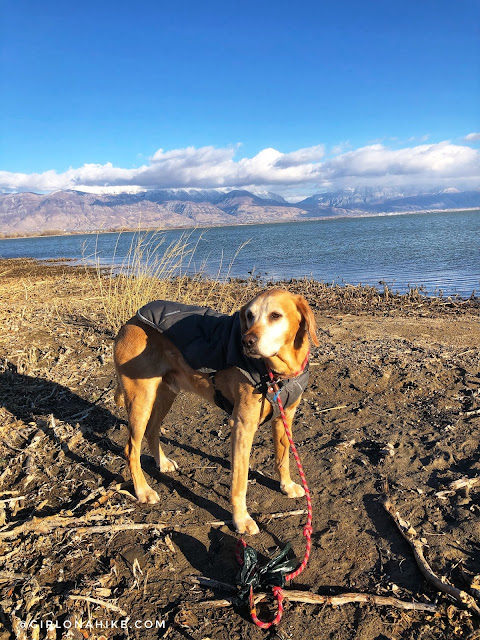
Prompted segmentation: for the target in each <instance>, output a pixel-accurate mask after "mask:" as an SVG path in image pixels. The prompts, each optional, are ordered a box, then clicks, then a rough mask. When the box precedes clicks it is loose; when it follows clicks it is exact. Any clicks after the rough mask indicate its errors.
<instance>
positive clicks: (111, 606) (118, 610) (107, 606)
mask: <svg viewBox="0 0 480 640" xmlns="http://www.w3.org/2000/svg"><path fill="white" fill-rule="evenodd" d="M68 598H69V599H70V600H83V601H84V602H90V603H92V604H98V605H100V606H101V607H104V608H105V609H110V610H111V611H115V612H116V613H119V614H120V615H121V616H123V617H124V618H127V617H128V613H127V612H126V611H125V610H124V609H122V608H121V607H117V605H116V604H112V603H111V602H106V601H105V600H99V599H98V598H91V597H90V596H71V595H69V596H68Z"/></svg>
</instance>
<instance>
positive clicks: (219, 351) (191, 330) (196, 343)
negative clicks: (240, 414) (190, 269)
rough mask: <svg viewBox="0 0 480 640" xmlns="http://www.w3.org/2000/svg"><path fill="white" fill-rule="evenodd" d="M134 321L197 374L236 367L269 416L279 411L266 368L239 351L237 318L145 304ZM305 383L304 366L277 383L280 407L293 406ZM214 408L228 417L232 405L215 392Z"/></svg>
mask: <svg viewBox="0 0 480 640" xmlns="http://www.w3.org/2000/svg"><path fill="white" fill-rule="evenodd" d="M137 318H138V319H139V320H141V321H142V322H144V323H145V324H148V325H149V326H151V327H153V328H154V329H156V330H157V331H160V333H163V334H164V335H165V336H166V337H167V338H168V339H169V340H170V341H171V342H172V343H173V344H174V345H175V346H176V347H177V348H178V350H179V351H180V352H181V354H182V355H183V357H184V358H185V360H186V362H187V364H188V365H189V366H190V367H192V369H195V370H197V371H203V372H207V373H211V374H212V381H213V384H214V386H215V379H214V374H215V372H217V371H222V370H223V369H228V368H229V367H236V368H237V369H239V370H240V371H241V372H242V373H243V375H244V376H245V377H246V378H247V379H248V380H249V382H250V383H251V384H252V385H253V387H254V388H255V390H256V392H257V393H261V394H262V395H264V396H265V397H266V398H267V400H268V401H269V402H270V404H271V405H272V410H273V416H277V415H279V413H280V412H279V409H278V405H277V403H276V401H275V400H274V398H273V396H274V394H273V392H271V391H269V389H270V379H269V377H268V372H267V368H266V366H265V363H264V361H263V360H262V359H261V358H249V357H248V356H246V355H245V353H244V351H243V348H242V330H241V326H240V314H239V312H238V311H237V312H236V313H234V314H233V315H231V316H229V315H226V314H224V313H219V312H218V311H215V310H214V309H210V308H209V307H196V306H192V305H186V304H180V303H178V302H171V301H167V300H155V301H154V302H149V303H148V304H146V305H145V306H143V307H142V308H141V309H139V310H138V311H137ZM307 382H308V365H307V366H306V367H305V369H304V370H303V371H302V373H301V374H300V375H299V376H297V377H295V378H289V379H288V380H281V381H279V383H278V384H279V387H280V390H281V392H280V400H281V401H282V404H283V406H284V407H288V406H289V405H291V404H293V403H294V402H295V401H296V400H298V398H299V397H300V395H301V394H302V393H303V391H304V390H305V388H306V386H307ZM215 402H216V404H217V405H218V406H219V407H220V408H221V409H223V410H224V411H226V412H227V413H228V414H230V415H231V413H232V411H233V405H232V403H231V402H230V401H229V400H227V398H225V397H224V396H223V395H222V394H221V393H220V392H219V391H218V389H215Z"/></svg>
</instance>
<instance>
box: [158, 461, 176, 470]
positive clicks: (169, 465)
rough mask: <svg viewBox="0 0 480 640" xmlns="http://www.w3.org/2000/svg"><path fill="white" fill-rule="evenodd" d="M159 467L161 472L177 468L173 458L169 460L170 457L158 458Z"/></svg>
mask: <svg viewBox="0 0 480 640" xmlns="http://www.w3.org/2000/svg"><path fill="white" fill-rule="evenodd" d="M159 469H160V471H161V472H162V473H169V472H170V471H176V470H177V469H178V464H177V463H176V462H175V460H170V458H163V459H162V460H160V464H159Z"/></svg>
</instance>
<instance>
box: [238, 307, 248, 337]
mask: <svg viewBox="0 0 480 640" xmlns="http://www.w3.org/2000/svg"><path fill="white" fill-rule="evenodd" d="M247 307H248V304H244V305H243V307H242V308H241V309H240V311H239V312H238V313H239V316H240V331H241V332H242V336H243V334H244V333H246V331H247V318H246V317H245V314H246V312H247Z"/></svg>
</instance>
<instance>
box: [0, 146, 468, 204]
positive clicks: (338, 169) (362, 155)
mask: <svg viewBox="0 0 480 640" xmlns="http://www.w3.org/2000/svg"><path fill="white" fill-rule="evenodd" d="M477 135H478V134H469V136H466V138H469V141H470V142H474V141H475V140H476V136H477ZM466 138H465V140H466ZM466 141H467V140H466ZM467 142H468V141H467ZM237 155H238V147H237V148H233V147H228V148H216V147H212V146H206V147H200V148H196V147H187V148H184V149H173V150H170V151H164V150H163V149H159V150H158V151H157V152H156V153H155V154H154V155H153V156H152V157H151V158H150V161H149V163H148V164H145V165H143V166H141V167H137V168H133V169H126V168H122V167H115V166H114V165H113V164H112V163H110V162H108V163H106V164H84V165H83V166H82V167H79V168H77V169H73V168H72V169H68V170H67V171H64V172H63V173H57V172H56V171H54V170H50V171H45V172H43V173H31V174H25V173H13V172H8V171H0V190H3V191H7V192H11V191H41V192H46V191H54V190H57V189H77V190H82V188H85V189H87V190H89V191H94V190H95V189H98V190H102V189H104V188H117V189H118V190H122V189H125V190H127V189H128V190H132V189H166V188H225V187H231V188H236V187H238V188H268V189H276V190H277V191H280V192H284V193H288V192H294V191H295V190H301V189H304V188H309V189H310V190H313V189H319V188H336V187H342V186H345V185H347V184H354V185H362V184H375V185H379V186H382V185H387V184H390V185H391V184H395V185H401V184H423V185H428V184H431V185H448V186H460V187H463V188H469V187H472V188H474V187H477V188H478V186H479V182H480V181H479V180H478V177H479V176H480V151H479V150H478V149H475V148H473V147H471V146H469V145H468V144H463V145H459V144H453V143H451V142H450V141H445V142H439V143H435V144H420V145H417V146H411V147H404V148H400V149H392V148H389V147H387V146H385V145H383V144H370V145H368V146H365V147H361V148H358V149H355V150H349V151H343V149H342V148H340V147H336V148H333V149H332V152H331V153H330V155H329V154H327V152H326V150H325V147H324V146H323V145H316V146H312V147H307V148H304V149H298V150H297V151H293V152H291V153H281V152H280V151H277V150H276V149H272V148H266V149H262V150H261V151H260V152H259V153H257V154H256V155H255V156H253V157H251V158H248V157H240V158H237V157H236V156H237Z"/></svg>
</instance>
